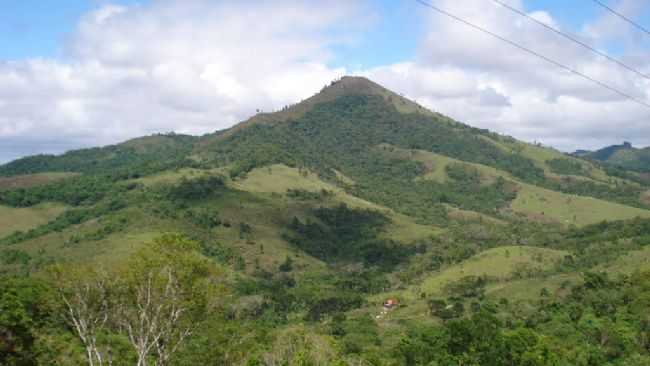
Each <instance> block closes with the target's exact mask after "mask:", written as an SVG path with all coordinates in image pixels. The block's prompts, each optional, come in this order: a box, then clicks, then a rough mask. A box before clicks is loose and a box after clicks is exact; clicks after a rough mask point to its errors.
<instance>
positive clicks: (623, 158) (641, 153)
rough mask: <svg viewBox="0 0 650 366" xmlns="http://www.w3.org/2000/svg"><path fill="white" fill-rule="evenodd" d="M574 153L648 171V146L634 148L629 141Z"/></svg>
mask: <svg viewBox="0 0 650 366" xmlns="http://www.w3.org/2000/svg"><path fill="white" fill-rule="evenodd" d="M574 155H576V156H579V157H582V158H585V159H591V160H594V161H599V162H603V163H606V164H610V165H612V166H616V167H622V168H624V169H631V170H634V171H638V172H648V171H650V148H642V149H639V148H636V147H633V146H632V144H630V143H629V142H624V143H623V144H622V145H612V146H608V147H604V148H602V149H600V150H596V151H581V152H577V153H574Z"/></svg>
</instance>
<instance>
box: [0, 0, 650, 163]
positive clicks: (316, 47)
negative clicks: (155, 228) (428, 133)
mask: <svg viewBox="0 0 650 366" xmlns="http://www.w3.org/2000/svg"><path fill="white" fill-rule="evenodd" d="M501 1H504V2H506V3H508V4H510V5H511V6H513V7H516V8H518V9H520V10H522V11H525V12H526V13H528V14H529V15H531V16H533V17H534V18H535V19H538V20H539V21H542V22H544V23H546V24H549V25H552V26H553V27H556V28H560V29H562V30H564V31H566V32H569V33H571V34H573V35H574V36H575V37H578V38H580V39H581V40H582V41H583V42H585V43H588V44H590V45H592V46H594V47H597V48H598V49H600V50H602V52H606V53H608V54H610V55H611V56H613V57H616V58H619V59H621V60H623V61H624V62H625V63H626V64H628V65H630V66H632V67H634V68H636V69H638V70H639V71H641V72H642V73H645V74H650V35H648V34H645V33H643V32H641V31H639V30H638V29H636V28H634V27H632V26H631V25H630V24H628V23H625V22H623V21H621V20H620V19H619V18H617V17H615V16H614V15H612V14H611V13H609V12H606V11H604V9H603V8H601V7H599V6H597V5H596V4H595V3H594V2H593V1H591V0H575V1H573V0H572V1H566V0H501ZM606 2H607V3H608V4H609V5H610V6H612V7H613V8H615V9H616V10H618V11H620V12H621V13H623V14H625V15H627V16H629V17H630V18H632V19H634V20H635V21H637V22H638V23H640V24H643V25H645V26H647V27H648V28H650V2H648V1H647V0H608V1H606ZM429 3H431V4H434V5H435V6H438V7H440V8H442V9H445V10H447V11H449V12H450V13H453V14H456V15H458V16H460V17H463V18H465V19H467V20H469V21H471V22H474V23H476V24H478V25H481V26H483V27H485V28H487V29H489V30H491V31H493V32H495V33H498V34H500V35H502V36H504V37H506V38H509V39H512V40H513V41H516V42H518V43H521V44H522V45H525V46H526V47H529V48H531V49H533V50H535V51H536V52H539V53H542V54H544V55H546V56H547V57H550V58H552V59H554V60H557V61H559V62H562V63H565V64H566V65H568V66H570V67H572V68H575V69H576V70H579V71H580V72H583V73H585V74H587V75H589V76H590V77H593V78H595V79H597V80H599V81H601V82H603V83H606V84H608V85H610V86H612V87H615V88H617V89H619V90H621V91H623V92H625V93H627V94H629V95H631V96H634V97H635V98H637V99H639V100H644V101H647V102H648V103H650V95H649V87H650V81H649V79H647V78H644V77H642V76H639V75H638V74H635V73H632V72H629V71H627V70H625V69H623V68H621V67H619V66H618V65H616V64H614V63H612V62H609V61H608V60H606V59H604V58H602V57H598V56H596V55H595V54H593V53H591V52H589V51H587V50H585V49H583V48H581V47H579V46H577V45H575V44H573V43H571V42H569V41H567V40H565V39H563V38H561V37H559V36H557V35H556V34H553V33H551V32H549V31H548V30H547V29H544V28H543V27H541V26H540V25H539V24H535V23H533V22H531V21H530V20H527V19H525V18H523V17H521V16H520V15H517V14H515V13H513V12H511V11H509V10H507V9H505V8H503V7H501V6H499V5H497V4H496V3H494V2H493V1H492V0H429ZM346 74H353V75H363V76H367V77H369V78H371V79H373V80H375V81H377V82H379V83H381V84H383V85H385V86H386V87H388V88H390V89H392V90H394V91H396V92H399V93H403V94H404V95H406V96H408V97H410V98H412V99H415V100H417V101H418V102H419V103H421V104H423V105H425V106H427V107H429V108H431V109H433V110H436V111H439V112H442V113H445V114H447V115H449V116H451V117H453V118H455V119H458V120H461V121H463V122H466V123H468V124H471V125H474V126H479V127H484V128H489V129H492V130H495V131H497V132H500V133H505V134H508V135H512V136H515V137H517V138H520V139H524V140H526V141H539V142H542V143H544V144H546V145H550V146H554V147H556V148H558V149H561V150H565V151H569V150H573V149H576V148H597V147H601V146H604V145H608V144H613V143H620V142H621V141H623V140H627V141H631V142H633V143H634V144H635V145H639V146H647V145H650V108H648V107H644V106H642V105H640V104H638V103H634V102H632V101H630V100H626V99H625V98H622V97H621V96H620V95H617V94H616V93H613V92H611V91H608V90H607V89H604V88H602V87H599V86H597V85H595V84H593V83H591V82H589V81H586V80H584V79H581V78H580V77H577V76H575V75H572V74H570V73H568V72H567V71H565V70H562V69H560V68H558V67H556V66H553V65H551V64H548V63H546V62H544V61H542V60H540V59H537V58H535V57H532V56H530V55H528V54H526V53H523V52H521V51H519V50H517V49H516V48H513V47H512V46H511V45H508V44H504V43H503V42H501V41H499V40H496V39H493V38H490V37H489V36H486V35H484V34H482V33H480V32H477V31H475V30H472V29H470V28H468V27H467V26H465V25H463V24H460V23H457V22H454V21H453V20H450V19H449V18H446V17H444V16H442V15H440V14H438V13H436V12H434V11H432V10H431V9H430V8H427V7H424V6H422V5H420V4H418V3H417V2H416V1H415V0H383V1H380V0H358V1H355V0H318V1H316V0H313V1H300V0H293V1H290V0H272V1H271V0H269V1H252V0H238V1H234V0H233V1H219V0H139V1H134V0H115V1H110V2H109V1H92V0H66V1H54V0H46V1H44V0H4V1H2V3H0V162H3V161H4V162H6V161H8V160H11V159H14V158H17V157H20V156H25V155H29V154H35V153H59V152H62V151H65V150H68V149H73V148H79V147H87V146H96V145H105V144H110V143H115V142H120V141H123V140H126V139H129V138H132V137H137V136H142V135H146V134H151V133H155V132H168V131H176V132H181V133H190V134H203V133H208V132H212V131H215V130H219V129H223V128H226V127H229V126H231V125H233V124H235V123H236V122H238V121H241V120H243V119H246V118H247V117H249V116H250V115H252V114H254V112H255V110H256V109H262V110H265V111H270V110H273V109H277V108H280V107H282V106H284V105H286V104H290V103H294V102H297V101H299V100H301V99H304V98H306V97H308V96H310V95H311V94H313V93H315V92H317V91H318V90H319V89H320V88H321V87H322V86H323V85H325V84H327V83H329V82H330V81H331V80H333V79H335V78H337V77H340V76H342V75H346Z"/></svg>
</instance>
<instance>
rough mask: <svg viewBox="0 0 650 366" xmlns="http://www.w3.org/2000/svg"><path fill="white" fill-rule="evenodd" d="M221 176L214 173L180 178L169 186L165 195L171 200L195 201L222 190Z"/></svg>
mask: <svg viewBox="0 0 650 366" xmlns="http://www.w3.org/2000/svg"><path fill="white" fill-rule="evenodd" d="M223 189H224V181H223V178H222V177H220V176H216V175H211V176H203V177H199V178H196V179H187V178H185V177H183V178H181V182H180V183H179V184H177V185H174V186H172V187H170V189H169V192H168V193H167V196H168V198H169V199H170V200H172V201H196V200H200V199H207V198H208V197H210V196H212V195H214V194H216V193H219V192H221V191H223Z"/></svg>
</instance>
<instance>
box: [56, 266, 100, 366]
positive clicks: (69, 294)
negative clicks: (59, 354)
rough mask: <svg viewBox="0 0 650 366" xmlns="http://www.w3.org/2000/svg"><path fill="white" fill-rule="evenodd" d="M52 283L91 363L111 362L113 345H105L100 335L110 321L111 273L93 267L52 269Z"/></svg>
mask: <svg viewBox="0 0 650 366" xmlns="http://www.w3.org/2000/svg"><path fill="white" fill-rule="evenodd" d="M52 272H53V275H54V276H53V278H54V279H55V280H54V281H53V285H54V287H55V288H56V290H57V293H58V295H59V297H60V299H61V302H62V303H63V314H64V319H65V320H66V322H67V323H68V324H69V325H70V326H71V327H72V329H74V331H75V333H76V334H77V336H78V337H79V340H81V343H82V344H83V346H84V348H85V349H86V359H87V361H88V364H89V365H90V366H94V365H99V366H101V365H103V364H104V363H105V362H106V363H107V364H108V365H112V361H113V360H112V359H111V356H110V347H102V346H101V345H99V343H98V336H99V335H100V334H101V333H102V332H103V331H104V330H105V329H106V327H107V324H108V321H109V312H110V306H109V300H110V298H109V291H110V288H111V287H112V284H111V276H109V275H108V274H107V272H105V271H103V270H101V269H100V270H96V269H93V268H78V269H70V268H65V269H64V268H62V267H60V266H59V267H55V268H54V269H53V271H52Z"/></svg>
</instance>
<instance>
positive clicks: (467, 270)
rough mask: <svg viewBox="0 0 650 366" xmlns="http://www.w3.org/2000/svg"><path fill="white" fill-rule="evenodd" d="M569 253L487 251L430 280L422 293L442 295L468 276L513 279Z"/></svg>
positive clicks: (529, 249)
mask: <svg viewBox="0 0 650 366" xmlns="http://www.w3.org/2000/svg"><path fill="white" fill-rule="evenodd" d="M566 254H567V253H566V252H564V251H559V250H551V249H544V248H534V247H521V246H506V247H499V248H494V249H490V250H487V251H485V252H482V253H480V254H477V255H475V256H473V257H472V258H470V259H468V260H466V261H464V262H462V263H460V264H458V265H455V266H451V267H448V268H446V269H444V270H442V271H441V272H439V273H437V274H435V275H433V276H431V277H429V278H427V279H426V280H425V281H424V282H423V283H422V285H421V291H423V292H425V293H427V294H440V293H441V292H442V291H443V289H444V287H445V286H446V285H447V284H449V283H451V282H453V281H456V280H459V279H460V278H462V277H465V276H487V277H489V278H491V279H493V280H496V281H503V280H508V279H510V278H511V277H512V276H513V274H514V273H515V272H516V271H522V270H524V268H525V269H526V270H532V271H544V270H547V269H549V268H551V267H552V266H553V265H554V264H555V263H556V261H557V260H559V259H561V258H563V257H564V256H565V255H566Z"/></svg>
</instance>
